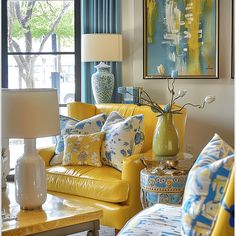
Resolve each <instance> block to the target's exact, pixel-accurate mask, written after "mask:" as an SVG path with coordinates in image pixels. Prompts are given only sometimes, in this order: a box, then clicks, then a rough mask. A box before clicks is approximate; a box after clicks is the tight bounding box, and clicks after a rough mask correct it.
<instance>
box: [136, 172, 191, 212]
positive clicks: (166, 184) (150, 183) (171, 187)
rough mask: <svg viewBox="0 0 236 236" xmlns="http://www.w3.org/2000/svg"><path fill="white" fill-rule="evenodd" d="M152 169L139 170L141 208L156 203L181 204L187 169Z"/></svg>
mask: <svg viewBox="0 0 236 236" xmlns="http://www.w3.org/2000/svg"><path fill="white" fill-rule="evenodd" d="M162 172H163V173H162V174H161V173H159V172H157V173H155V172H152V169H146V168H145V169H143V170H141V176H140V179H141V191H140V196H141V203H142V206H143V208H146V207H149V206H152V205H154V204H156V203H164V204H166V203H168V204H181V202H182V199H183V194H184V189H185V183H186V180H187V171H186V172H185V171H176V170H162Z"/></svg>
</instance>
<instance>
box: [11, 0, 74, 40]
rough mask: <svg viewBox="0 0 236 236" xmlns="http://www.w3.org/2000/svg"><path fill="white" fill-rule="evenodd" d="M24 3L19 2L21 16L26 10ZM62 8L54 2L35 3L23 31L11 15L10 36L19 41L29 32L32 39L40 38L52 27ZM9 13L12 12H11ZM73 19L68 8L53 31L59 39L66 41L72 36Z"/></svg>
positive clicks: (71, 10)
mask: <svg viewBox="0 0 236 236" xmlns="http://www.w3.org/2000/svg"><path fill="white" fill-rule="evenodd" d="M26 2H27V1H20V9H21V12H22V15H23V16H25V13H26V10H27V4H26ZM62 7H63V6H62V4H60V3H59V2H56V1H55V2H51V3H48V2H46V1H37V2H36V4H35V5H34V7H33V11H32V17H31V19H29V21H28V24H27V26H28V29H24V28H23V27H22V25H21V24H20V23H19V21H18V20H17V18H16V16H15V14H11V15H10V18H11V20H12V25H11V32H10V33H11V36H12V37H13V38H17V39H19V38H22V37H24V32H26V31H27V30H30V31H31V33H32V37H33V38H42V37H43V36H45V35H46V34H47V33H48V32H49V31H50V30H51V28H52V25H53V24H54V22H55V21H56V19H57V18H58V16H59V14H60V13H61V11H62ZM10 12H13V11H12V10H11V11H10ZM73 18H74V12H73V9H72V8H71V7H69V8H68V9H67V11H66V13H65V14H64V15H63V17H62V18H61V20H60V23H59V24H58V26H57V27H56V29H55V33H56V34H57V35H58V36H59V37H61V38H63V39H64V38H67V39H68V38H70V37H73V36H74V22H73Z"/></svg>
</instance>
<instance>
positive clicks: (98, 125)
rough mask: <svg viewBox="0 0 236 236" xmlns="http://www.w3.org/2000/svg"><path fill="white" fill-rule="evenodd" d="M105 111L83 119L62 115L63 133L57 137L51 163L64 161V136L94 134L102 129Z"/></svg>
mask: <svg viewBox="0 0 236 236" xmlns="http://www.w3.org/2000/svg"><path fill="white" fill-rule="evenodd" d="M106 118H107V115H106V114H105V113H102V114H99V115H96V116H93V117H90V118H88V119H84V120H82V121H79V120H75V119H72V118H70V117H66V116H61V121H60V125H61V135H60V136H58V137H57V145H56V148H55V155H54V156H53V158H52V159H51V160H50V165H58V164H61V163H62V159H63V152H64V137H66V136H67V135H70V134H83V135H86V134H92V133H97V132H99V131H101V129H102V126H103V125H104V123H105V121H106Z"/></svg>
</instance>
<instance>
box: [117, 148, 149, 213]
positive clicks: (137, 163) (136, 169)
mask: <svg viewBox="0 0 236 236" xmlns="http://www.w3.org/2000/svg"><path fill="white" fill-rule="evenodd" d="M148 153H151V151H150V150H149V151H148V152H146V153H141V154H137V155H133V156H131V157H129V158H126V159H125V160H124V162H123V170H122V175H121V178H122V180H125V181H127V182H128V183H129V186H130V192H129V198H128V200H127V201H126V202H125V204H134V211H136V212H137V211H139V210H140V209H141V208H142V207H141V202H140V197H139V196H140V171H141V170H142V169H143V168H144V167H145V166H144V165H143V163H142V161H141V160H140V158H141V157H143V156H146V154H148ZM131 215H132V212H131Z"/></svg>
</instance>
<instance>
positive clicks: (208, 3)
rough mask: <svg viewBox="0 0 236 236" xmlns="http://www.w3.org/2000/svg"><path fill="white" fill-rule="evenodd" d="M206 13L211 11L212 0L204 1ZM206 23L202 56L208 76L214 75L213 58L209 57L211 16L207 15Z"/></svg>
mask: <svg viewBox="0 0 236 236" xmlns="http://www.w3.org/2000/svg"><path fill="white" fill-rule="evenodd" d="M205 6H206V11H207V12H210V11H211V9H212V0H206V4H205ZM206 17H207V21H206V22H208V25H207V26H206V27H207V28H206V29H205V32H204V56H205V58H206V59H207V65H208V68H209V70H208V75H214V73H215V70H212V69H213V68H214V66H212V65H214V63H215V62H214V61H213V58H212V57H211V56H209V55H211V49H212V44H213V42H212V38H213V37H212V35H211V27H212V24H211V16H210V14H207V16H206Z"/></svg>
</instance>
